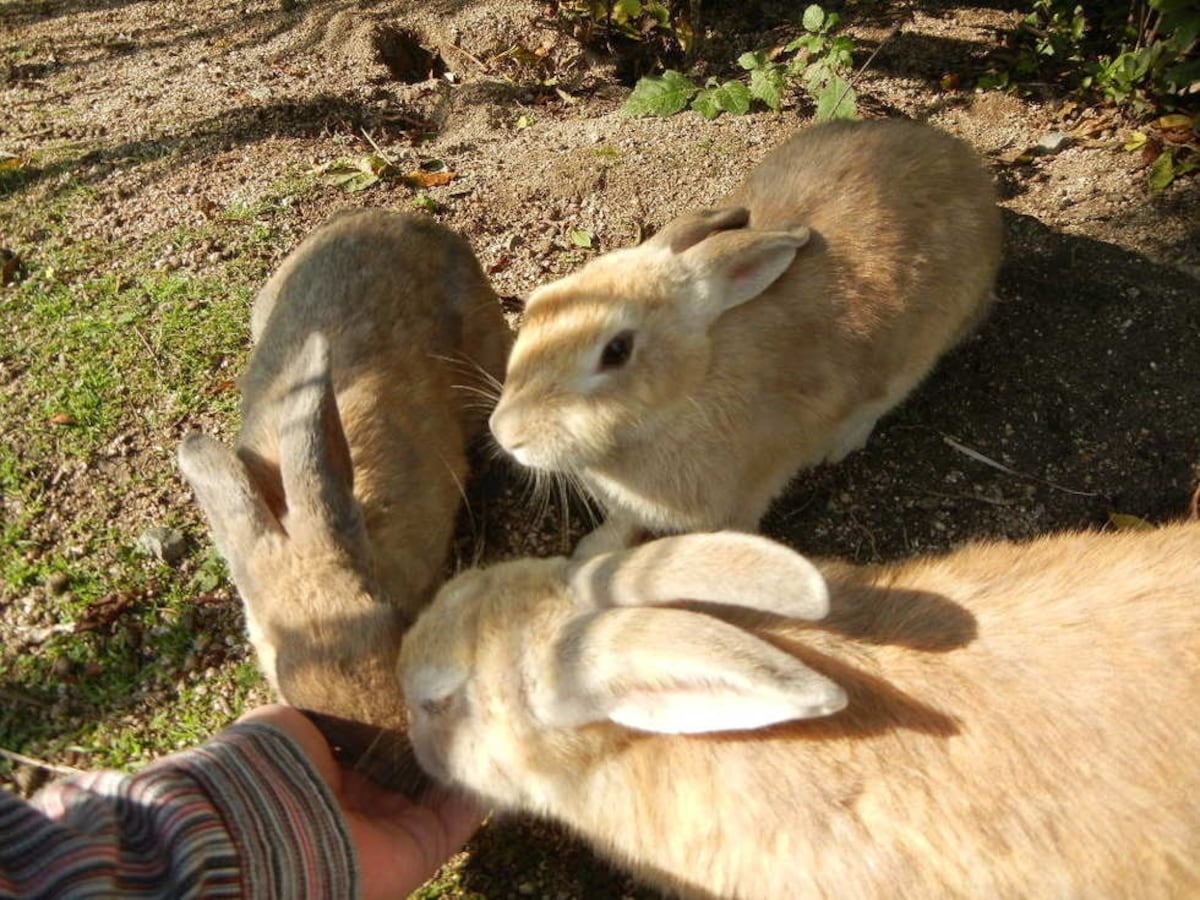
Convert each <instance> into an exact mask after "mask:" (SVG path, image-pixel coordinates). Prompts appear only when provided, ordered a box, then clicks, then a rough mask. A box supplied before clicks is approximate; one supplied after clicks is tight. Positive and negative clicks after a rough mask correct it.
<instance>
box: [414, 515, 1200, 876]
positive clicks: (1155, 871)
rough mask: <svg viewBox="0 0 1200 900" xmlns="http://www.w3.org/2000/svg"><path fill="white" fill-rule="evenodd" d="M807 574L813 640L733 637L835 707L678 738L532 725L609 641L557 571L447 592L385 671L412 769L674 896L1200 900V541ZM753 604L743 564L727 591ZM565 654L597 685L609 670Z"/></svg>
mask: <svg viewBox="0 0 1200 900" xmlns="http://www.w3.org/2000/svg"><path fill="white" fill-rule="evenodd" d="M710 537H711V536H710ZM679 540H688V539H687V538H682V539H679ZM649 546H653V545H649ZM706 552H710V551H706ZM616 558H617V559H621V558H622V557H620V556H619V555H618V557H616ZM630 559H631V560H632V558H630ZM629 564H632V561H631V562H630V563H629ZM819 568H820V569H821V570H822V572H823V573H824V575H825V578H826V580H827V583H828V586H829V591H830V603H831V609H830V613H829V615H828V617H827V618H826V619H825V620H824V621H823V622H820V623H816V624H799V623H795V622H789V621H786V620H782V619H775V620H771V621H766V622H764V621H763V620H762V618H761V614H754V615H751V614H749V613H746V612H741V613H738V612H736V611H729V610H726V612H727V613H729V615H728V616H726V618H727V619H732V620H733V621H738V622H740V623H741V624H742V625H743V626H746V627H751V626H752V625H754V624H755V618H756V617H757V627H755V629H754V630H755V631H756V632H757V633H758V634H759V635H760V636H761V637H763V638H764V639H766V640H767V641H768V642H769V643H771V644H774V645H775V646H776V647H780V648H784V649H786V650H787V651H788V652H789V653H791V654H793V655H794V656H795V657H797V658H798V659H799V660H800V661H802V662H803V664H804V665H806V666H807V667H809V668H811V669H812V670H815V671H816V672H819V673H821V674H822V675H824V676H826V677H828V678H830V679H832V680H833V681H835V682H837V683H838V684H840V685H841V687H842V688H843V689H844V690H845V692H846V695H847V697H848V704H847V705H846V708H845V709H844V710H842V711H841V712H838V713H836V714H834V715H831V716H828V717H826V718H817V719H812V720H809V721H796V722H790V723H782V724H777V725H774V726H772V727H766V728H762V729H759V730H757V731H741V732H725V733H716V734H696V735H671V734H651V733H645V732H638V731H634V730H631V729H628V728H623V727H621V726H619V725H616V724H613V723H612V722H607V721H603V720H597V721H594V722H592V723H591V724H584V725H581V726H578V727H555V726H554V724H553V720H552V717H548V716H547V713H546V710H548V709H551V708H552V707H550V706H548V705H547V704H546V703H545V702H544V701H543V700H542V699H539V698H545V697H547V696H550V695H554V694H556V693H562V692H564V691H569V687H568V685H570V684H573V683H575V681H577V680H578V679H579V678H581V677H585V678H586V677H591V676H590V675H589V674H588V672H580V671H579V670H578V669H571V668H569V667H564V666H563V659H564V658H565V657H564V654H563V652H562V647H563V640H564V638H563V636H564V635H573V634H578V633H580V629H581V628H583V627H584V626H585V625H586V624H587V623H589V622H591V623H596V622H599V621H601V620H600V619H597V618H595V613H594V611H593V610H591V609H590V607H589V604H588V603H587V602H582V601H581V599H580V597H581V593H580V591H579V590H578V588H577V587H571V586H570V585H571V576H570V574H569V568H568V567H567V566H566V564H565V563H564V562H563V561H561V560H551V561H533V560H525V561H518V562H514V563H508V564H503V565H501V566H497V567H494V568H493V569H491V570H487V571H484V572H475V573H470V574H468V575H466V576H464V577H463V579H462V580H461V581H455V582H451V583H449V584H448V585H447V586H446V587H445V588H444V589H443V592H442V594H441V595H440V596H439V598H438V600H436V601H435V603H434V604H433V606H432V607H431V608H430V609H429V611H428V612H427V613H426V614H425V615H424V616H423V617H422V618H421V619H420V620H419V621H418V623H417V625H416V626H415V627H414V629H413V630H412V631H411V632H410V634H409V636H408V638H406V641H405V645H404V649H403V651H402V654H401V667H402V668H401V671H402V676H403V678H404V680H405V686H406V690H409V691H410V702H411V703H413V705H414V707H415V708H416V709H415V711H414V724H413V730H412V731H411V736H412V739H413V741H414V744H415V746H416V749H417V753H418V758H419V759H420V760H421V761H422V763H423V764H425V765H426V767H427V768H428V769H429V771H430V772H431V773H432V774H434V775H435V776H437V777H439V778H442V779H443V780H447V781H451V782H454V783H457V784H459V785H461V786H464V787H466V788H468V789H470V790H473V791H475V792H477V793H479V794H480V795H482V796H483V797H484V798H486V799H487V800H488V801H490V802H492V803H493V804H496V805H498V806H500V807H502V808H507V809H515V810H522V811H529V812H534V813H538V814H542V815H548V816H551V817H553V818H556V819H558V820H560V821H562V822H565V823H567V824H568V825H570V826H571V827H572V828H574V829H576V830H577V831H578V832H579V833H581V834H582V835H583V836H585V837H586V838H587V839H589V840H590V841H592V842H593V843H594V844H595V845H596V846H597V847H598V848H600V849H601V850H603V851H604V852H606V853H607V854H609V855H611V856H612V857H614V858H615V859H617V860H618V861H620V862H621V863H623V864H624V865H626V866H628V867H630V868H631V869H632V870H633V871H634V872H636V873H637V874H639V875H640V876H641V877H643V878H644V879H646V880H647V881H650V882H653V883H655V884H657V885H659V886H661V887H665V888H668V889H671V890H674V891H678V892H679V893H682V894H684V895H688V896H713V897H738V898H779V897H788V898H793V897H821V896H836V897H846V898H875V897H946V896H955V897H967V896H969V897H1054V898H1059V897H1080V898H1082V897H1130V896H1146V897H1188V896H1195V895H1196V893H1197V891H1200V768H1198V767H1197V765H1196V760H1197V759H1200V720H1198V718H1197V713H1198V712H1200V574H1198V573H1200V524H1197V523H1190V524H1184V525H1175V526H1170V527H1166V528H1163V529H1160V530H1157V531H1154V532H1137V533H1123V534H1094V533H1087V534H1067V535H1062V536H1056V537H1049V538H1045V539H1042V540H1038V541H1035V542H1033V543H1030V544H1024V545H1013V544H999V543H997V544H978V545H974V546H969V547H966V548H964V549H962V550H959V551H957V552H954V553H951V554H949V555H947V556H944V557H937V558H928V559H919V560H915V561H911V562H905V563H900V564H894V565H885V566H873V567H868V568H856V567H852V566H847V565H844V564H840V563H822V564H819ZM756 577H758V576H757V573H756V571H755V568H754V567H753V566H752V565H751V564H750V561H749V560H748V559H746V560H744V561H743V564H734V565H731V570H730V572H729V573H728V575H727V582H728V583H729V584H730V585H731V586H732V585H735V584H736V585H741V584H743V583H746V582H748V581H750V580H752V579H754V578H756ZM712 590H713V591H714V592H719V590H720V585H713V586H712ZM631 602H633V601H626V604H628V603H631ZM601 615H602V616H603V614H601ZM694 615H695V617H696V620H697V627H700V626H701V625H702V622H701V621H700V620H704V619H709V617H708V616H704V615H702V614H700V613H694ZM459 622H461V623H462V624H461V626H459V625H457V623H459ZM589 627H591V628H592V629H593V630H595V626H594V624H593V625H592V626H589ZM460 629H461V630H460ZM583 633H585V634H586V633H587V631H586V630H584V632H583ZM680 634H681V633H680ZM572 640H573V639H572ZM582 640H583V646H582V647H577V646H575V644H574V643H572V645H571V646H572V650H571V653H570V654H569V658H570V659H573V660H581V659H582V660H589V662H588V664H587V666H588V668H589V671H594V667H595V666H603V665H611V666H614V667H618V668H619V667H620V666H621V665H622V662H621V659H620V654H619V653H618V652H617V651H615V650H614V651H611V653H612V655H613V657H614V658H613V659H610V660H607V661H606V660H605V658H604V656H603V654H602V653H601V651H600V650H599V649H597V647H598V646H599V645H598V644H597V645H596V647H593V648H592V649H591V650H589V647H588V645H587V640H586V638H584V639H582ZM631 643H632V639H631V638H629V637H628V636H627V637H626V638H625V639H624V644H625V645H626V646H631ZM632 652H633V651H632V650H631V651H630V653H632ZM677 652H678V651H677V650H676V648H675V647H674V646H673V641H672V640H670V639H669V638H668V639H663V640H662V644H661V647H660V654H661V656H662V657H664V658H666V659H670V658H672V657H673V656H674V655H676V654H677ZM598 654H599V655H598ZM624 665H625V668H626V670H627V672H626V674H625V675H622V676H621V677H624V678H632V679H635V680H636V678H637V668H638V666H639V665H640V663H638V662H637V661H636V659H635V658H634V657H633V656H630V657H629V659H627V660H626V661H625V663H624ZM431 672H437V673H440V674H439V675H438V676H437V677H430V676H429V673H431ZM446 673H452V674H446ZM681 677H683V676H681ZM713 677H717V675H716V672H715V670H714V675H713ZM663 684H665V683H663ZM446 685H451V686H453V685H457V687H455V689H454V691H453V693H452V694H451V695H450V698H451V699H443V700H442V701H441V703H440V706H439V708H438V710H437V712H436V713H435V714H431V713H429V712H428V711H422V710H420V708H419V707H420V700H421V697H422V692H423V691H424V692H426V694H427V695H429V692H431V691H432V692H433V695H436V694H437V692H438V691H439V690H443V691H444V688H445V686H446ZM693 689H695V690H700V691H703V690H705V688H704V687H703V686H702V685H700V686H693Z"/></svg>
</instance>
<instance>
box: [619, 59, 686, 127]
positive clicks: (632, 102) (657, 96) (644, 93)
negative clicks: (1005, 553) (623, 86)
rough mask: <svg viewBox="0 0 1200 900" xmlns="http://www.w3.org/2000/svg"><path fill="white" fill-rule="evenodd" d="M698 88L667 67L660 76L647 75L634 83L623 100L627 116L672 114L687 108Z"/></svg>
mask: <svg viewBox="0 0 1200 900" xmlns="http://www.w3.org/2000/svg"><path fill="white" fill-rule="evenodd" d="M699 90H700V88H699V87H697V86H696V85H695V84H694V83H692V82H691V81H689V80H688V79H687V78H686V77H684V76H683V75H680V74H679V73H678V72H675V71H673V70H671V69H668V70H667V71H666V72H664V73H663V74H662V77H655V76H653V75H647V76H646V77H645V78H642V79H641V80H640V81H638V83H637V84H636V85H634V88H633V93H632V94H630V95H629V99H628V100H626V101H625V106H624V109H623V112H624V113H625V115H627V116H673V115H675V113H677V112H681V111H683V110H684V109H686V108H687V105H688V101H689V100H691V99H692V97H694V96H695V95H696V92H697V91H699Z"/></svg>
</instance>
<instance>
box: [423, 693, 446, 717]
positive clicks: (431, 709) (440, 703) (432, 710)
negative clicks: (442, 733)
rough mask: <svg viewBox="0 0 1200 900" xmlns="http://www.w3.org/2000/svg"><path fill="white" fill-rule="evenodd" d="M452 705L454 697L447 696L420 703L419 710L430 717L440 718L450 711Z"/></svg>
mask: <svg viewBox="0 0 1200 900" xmlns="http://www.w3.org/2000/svg"><path fill="white" fill-rule="evenodd" d="M453 704H454V695H453V694H447V695H446V696H445V697H436V698H433V699H430V700H422V701H421V709H422V711H424V712H425V713H427V714H429V715H431V716H440V715H442V714H443V713H446V712H448V711H449V710H450V707H451V706H452V705H453Z"/></svg>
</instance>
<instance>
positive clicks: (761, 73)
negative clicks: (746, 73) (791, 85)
mask: <svg viewBox="0 0 1200 900" xmlns="http://www.w3.org/2000/svg"><path fill="white" fill-rule="evenodd" d="M783 87H784V80H783V71H782V70H781V69H780V67H778V66H772V67H770V68H767V69H753V70H751V72H750V96H752V97H753V98H754V99H755V100H761V101H762V102H763V103H765V104H766V105H767V106H768V107H770V108H771V109H773V110H775V111H776V112H778V111H779V108H780V107H781V106H782V105H783V96H782V95H783Z"/></svg>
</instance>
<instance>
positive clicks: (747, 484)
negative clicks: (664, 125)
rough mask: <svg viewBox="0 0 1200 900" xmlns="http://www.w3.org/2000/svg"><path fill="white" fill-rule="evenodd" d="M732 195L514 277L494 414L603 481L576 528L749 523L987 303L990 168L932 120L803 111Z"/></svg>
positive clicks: (627, 532)
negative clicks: (627, 240)
mask: <svg viewBox="0 0 1200 900" xmlns="http://www.w3.org/2000/svg"><path fill="white" fill-rule="evenodd" d="M728 203H729V204H730V205H729V206H728V207H727V208H723V209H718V210H710V211H705V212H700V213H692V214H688V215H685V216H682V217H680V218H679V219H676V220H675V221H673V222H671V223H669V224H668V225H667V226H666V227H664V228H663V230H662V231H661V232H659V233H658V234H657V235H655V236H654V237H653V238H651V239H649V240H648V241H646V242H645V243H643V244H641V245H639V246H637V247H633V248H629V249H623V250H617V251H614V252H612V253H609V254H606V255H604V256H601V257H599V258H597V259H595V260H593V261H592V262H590V263H589V264H588V265H586V266H584V267H583V269H581V270H580V271H579V272H577V273H575V274H573V275H570V276H568V277H566V278H563V279H561V280H560V281H557V282H554V283H552V284H549V285H545V286H543V287H541V288H539V289H537V290H535V291H534V292H533V294H532V295H531V296H530V298H529V301H528V304H527V307H526V313H525V318H524V321H523V323H522V326H521V330H520V332H519V334H518V336H517V339H516V342H515V344H514V346H513V350H512V354H511V356H510V358H509V362H508V372H507V375H506V378H505V384H504V388H503V392H502V394H501V397H500V401H499V403H498V404H497V406H496V409H495V411H494V412H493V414H492V417H491V429H492V432H493V434H494V435H495V437H496V440H497V441H498V442H499V444H500V445H501V446H502V447H503V448H505V449H506V450H507V451H508V452H509V453H510V454H511V455H512V456H513V457H514V458H515V459H516V460H517V461H518V462H519V463H521V464H523V465H526V466H529V467H532V468H534V469H539V470H547V471H551V472H558V473H565V474H568V475H573V476H577V477H578V478H579V480H580V481H582V483H583V486H584V487H585V488H586V489H587V491H588V492H589V493H590V494H591V495H593V496H594V497H595V498H596V499H597V500H599V501H600V503H601V504H602V505H603V507H604V508H605V509H606V510H607V512H608V517H609V518H608V521H607V523H606V525H605V527H604V528H603V529H602V530H601V532H600V533H597V534H595V535H593V536H592V538H591V540H590V541H589V544H590V549H594V550H601V549H605V548H611V547H612V546H621V545H625V544H628V543H629V542H631V540H632V539H633V537H634V535H636V534H637V533H638V532H640V531H643V530H648V531H651V532H674V531H691V530H700V531H708V530H713V529H718V528H736V529H740V530H746V531H753V530H755V529H757V527H758V523H759V519H760V518H761V517H762V515H763V513H764V512H765V511H766V509H767V506H768V504H769V503H770V501H771V500H772V498H774V497H775V496H776V494H778V493H779V491H780V490H781V489H782V488H783V487H784V485H785V484H786V483H787V481H788V480H789V479H790V478H791V477H792V476H793V475H794V474H795V473H796V471H797V470H799V469H801V468H804V467H809V466H814V465H817V464H818V463H820V462H822V461H825V460H829V461H837V460H839V459H841V458H842V457H843V456H845V454H847V453H848V452H850V451H851V450H854V449H856V448H858V447H861V446H862V445H863V444H864V443H865V442H866V440H867V438H868V436H869V435H870V433H871V430H872V428H873V427H874V425H875V422H876V420H877V419H878V418H879V417H880V416H881V415H883V414H884V413H885V412H887V411H888V410H889V409H891V408H892V407H893V406H895V405H896V404H897V403H899V402H900V401H901V400H902V399H903V398H904V397H905V396H906V395H907V394H908V393H909V392H910V391H911V390H912V389H913V387H914V386H915V385H916V384H917V383H918V382H920V380H921V379H922V378H923V377H924V376H925V375H926V374H927V373H928V372H929V370H930V368H931V367H932V366H933V365H934V363H935V362H936V361H937V359H938V358H939V356H940V355H941V354H943V353H944V352H945V351H946V350H947V349H948V348H950V347H951V346H953V345H954V344H955V343H956V342H957V341H958V340H959V339H960V338H961V337H962V336H963V335H964V334H965V333H967V332H968V331H969V330H970V328H971V327H972V326H973V325H974V324H975V323H976V322H977V321H979V319H980V318H981V317H982V316H983V314H984V312H985V310H986V308H987V306H988V304H989V300H990V297H991V288H992V283H993V280H994V278H995V275H996V271H997V268H998V265H999V262H1000V252H1001V239H1002V228H1001V221H1000V213H999V210H998V208H997V206H996V203H995V195H994V190H993V186H992V181H991V177H990V176H989V174H988V172H987V171H986V170H985V169H984V168H983V166H982V165H981V164H980V162H979V159H978V158H977V157H976V155H975V154H974V153H973V152H972V151H971V149H970V148H969V147H968V146H967V145H966V144H964V143H963V142H962V141H960V140H958V139H956V138H953V137H951V136H950V135H947V134H945V133H943V132H941V131H938V130H936V129H934V128H931V127H929V126H925V125H920V124H917V123H915V122H907V121H875V122H839V123H830V124H824V125H817V126H814V127H811V128H808V129H805V130H803V131H800V132H799V133H798V134H796V135H795V136H794V137H793V138H792V139H791V140H789V141H788V142H787V143H785V144H784V145H782V146H781V147H779V148H777V149H776V150H775V151H774V152H772V153H771V154H770V155H768V156H767V158H766V159H765V160H764V161H763V162H762V164H761V165H759V166H758V167H757V168H756V169H755V170H754V171H753V172H752V173H751V175H750V176H749V178H748V179H747V180H746V182H745V183H744V184H743V185H742V186H741V187H740V188H738V189H737V190H736V191H735V192H734V194H733V195H732V196H731V197H730V198H729V199H728ZM584 552H590V551H584Z"/></svg>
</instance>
